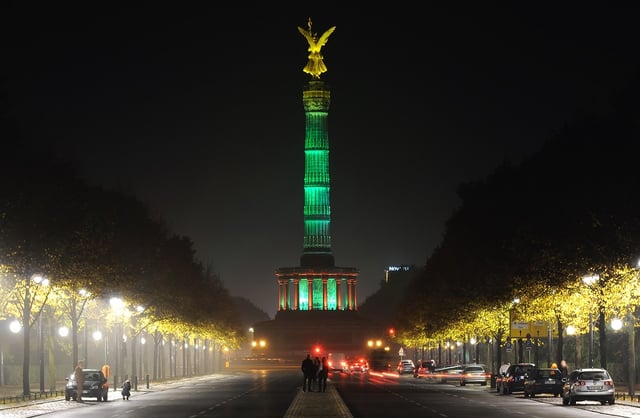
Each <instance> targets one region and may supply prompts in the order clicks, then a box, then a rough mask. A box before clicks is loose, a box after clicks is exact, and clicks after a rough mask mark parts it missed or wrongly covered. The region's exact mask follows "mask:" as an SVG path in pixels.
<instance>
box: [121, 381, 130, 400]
mask: <svg viewBox="0 0 640 418" xmlns="http://www.w3.org/2000/svg"><path fill="white" fill-rule="evenodd" d="M129 396H131V381H129V379H127V380H125V381H124V383H123V384H122V400H123V401H124V400H125V399H126V400H129Z"/></svg>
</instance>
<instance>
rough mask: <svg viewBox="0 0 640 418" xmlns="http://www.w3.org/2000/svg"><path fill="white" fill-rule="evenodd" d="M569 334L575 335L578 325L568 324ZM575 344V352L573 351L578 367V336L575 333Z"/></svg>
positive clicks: (574, 360)
mask: <svg viewBox="0 0 640 418" xmlns="http://www.w3.org/2000/svg"><path fill="white" fill-rule="evenodd" d="M566 331H567V335H575V334H576V327H574V326H573V325H568V326H567V329H566ZM573 344H574V346H575V347H574V353H573V362H574V364H575V366H576V368H578V336H577V335H575V338H574V339H573Z"/></svg>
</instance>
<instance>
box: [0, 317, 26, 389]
mask: <svg viewBox="0 0 640 418" xmlns="http://www.w3.org/2000/svg"><path fill="white" fill-rule="evenodd" d="M21 329H22V326H21V325H20V322H19V321H18V320H17V319H14V320H13V321H11V322H10V323H9V330H10V331H11V332H12V333H14V334H17V333H19V332H20V330H21ZM0 386H4V346H3V345H2V342H0Z"/></svg>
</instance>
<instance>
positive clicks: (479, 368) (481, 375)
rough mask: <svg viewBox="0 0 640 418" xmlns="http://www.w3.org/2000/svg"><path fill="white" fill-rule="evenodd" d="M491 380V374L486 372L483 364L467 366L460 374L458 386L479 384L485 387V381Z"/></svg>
mask: <svg viewBox="0 0 640 418" xmlns="http://www.w3.org/2000/svg"><path fill="white" fill-rule="evenodd" d="M490 378H491V374H490V373H489V372H488V371H487V366H485V365H484V364H467V365H465V366H464V368H463V369H462V371H461V372H460V386H465V385H467V384H479V385H481V386H487V380H489V379H490Z"/></svg>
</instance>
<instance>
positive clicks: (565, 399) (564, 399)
mask: <svg viewBox="0 0 640 418" xmlns="http://www.w3.org/2000/svg"><path fill="white" fill-rule="evenodd" d="M562 405H569V398H565V397H564V396H563V397H562Z"/></svg>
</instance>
